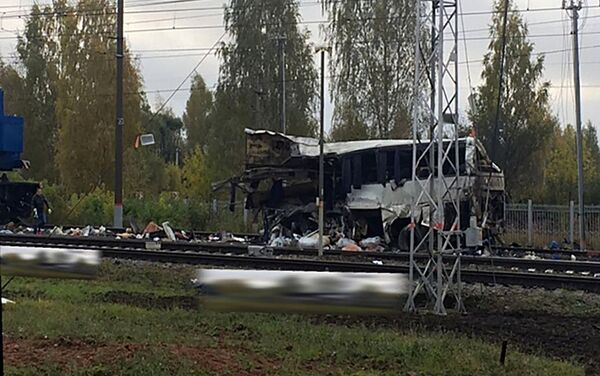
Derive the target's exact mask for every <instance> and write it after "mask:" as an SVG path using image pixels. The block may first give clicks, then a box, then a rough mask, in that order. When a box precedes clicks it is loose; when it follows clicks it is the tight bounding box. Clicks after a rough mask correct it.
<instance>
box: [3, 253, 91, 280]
mask: <svg viewBox="0 0 600 376" xmlns="http://www.w3.org/2000/svg"><path fill="white" fill-rule="evenodd" d="M100 256H101V255H100V252H98V251H96V250H89V249H65V248H42V247H15V246H4V245H2V246H0V265H1V266H0V273H2V275H13V276H28V277H42V278H80V279H90V278H95V277H96V274H97V272H98V266H99V265H100Z"/></svg>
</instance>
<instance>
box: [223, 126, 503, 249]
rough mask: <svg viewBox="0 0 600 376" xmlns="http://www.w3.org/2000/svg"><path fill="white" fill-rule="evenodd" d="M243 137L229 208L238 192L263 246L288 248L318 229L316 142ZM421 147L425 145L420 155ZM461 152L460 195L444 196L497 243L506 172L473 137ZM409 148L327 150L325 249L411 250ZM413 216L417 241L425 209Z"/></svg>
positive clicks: (385, 144) (344, 145)
mask: <svg viewBox="0 0 600 376" xmlns="http://www.w3.org/2000/svg"><path fill="white" fill-rule="evenodd" d="M245 133H246V160H245V170H244V172H243V173H242V174H241V175H240V176H237V177H235V178H233V179H231V180H230V181H229V182H230V183H231V188H232V190H231V196H232V204H233V202H235V191H236V189H240V190H241V191H242V192H244V194H245V208H246V209H249V210H251V211H252V212H253V214H254V216H253V218H254V219H255V221H256V222H258V221H260V220H262V227H263V231H264V236H265V241H269V239H274V238H276V237H280V238H283V239H289V240H290V242H293V241H294V239H295V240H298V239H300V238H302V237H305V236H307V235H308V234H314V232H315V231H316V230H317V229H318V214H317V212H318V208H317V201H316V198H317V197H318V174H319V140H317V139H315V138H307V137H296V136H290V135H285V134H281V133H276V132H272V131H266V130H251V129H246V131H245ZM447 142H450V141H447ZM426 146H427V144H426V143H423V146H422V150H425V148H426ZM458 148H459V160H460V168H459V170H460V176H459V179H458V185H454V186H455V188H460V189H452V191H451V192H450V191H449V192H447V195H459V198H460V200H459V201H460V213H461V215H460V219H461V220H460V227H461V229H462V230H466V229H468V228H469V227H470V228H471V230H473V227H476V228H477V231H478V233H479V234H481V235H480V236H481V237H483V238H484V239H485V238H488V239H489V238H495V237H496V236H497V235H498V234H499V233H500V232H501V231H502V226H503V217H504V198H505V194H504V175H503V172H502V171H501V170H500V169H499V168H498V167H497V166H496V165H495V164H494V163H493V162H492V161H491V160H490V159H489V157H488V156H487V153H486V151H485V149H484V148H483V146H482V145H481V143H480V142H479V141H477V140H476V139H475V138H472V137H465V138H461V139H459V140H458ZM412 149H413V143H412V140H364V141H348V142H329V143H325V144H324V159H325V167H324V174H325V182H324V208H325V234H326V235H327V238H326V239H325V243H326V244H327V243H329V244H334V243H335V242H336V241H337V240H339V239H351V240H353V241H355V242H357V243H358V242H360V241H361V240H363V239H380V240H381V244H382V245H383V247H384V248H386V249H397V250H403V251H406V250H408V249H409V244H410V243H409V240H410V231H409V223H410V211H411V203H412V201H413V199H414V198H415V197H418V196H417V195H418V190H417V189H416V187H415V186H414V185H413V182H412ZM418 150H419V149H418ZM417 152H418V151H417ZM451 153H454V146H452V148H451ZM427 164H428V162H427V158H423V159H422V162H421V165H419V166H418V169H417V171H418V176H422V177H423V178H426V176H427V175H428V166H427ZM447 167H448V166H444V168H445V169H446V168H447ZM449 179H451V178H449ZM447 197H448V196H447ZM454 197H456V196H454ZM418 209H419V213H420V215H419V221H418V224H417V225H418V228H420V229H421V231H416V234H417V236H418V234H420V233H424V232H425V231H424V230H425V228H426V227H427V226H428V223H429V220H428V215H429V214H428V213H429V210H428V206H427V204H426V203H425V202H424V201H423V202H419V204H418ZM453 215H454V216H455V215H456V214H455V210H454V209H453V206H452V205H451V204H448V205H447V207H446V208H445V217H446V223H451V222H452V221H453V219H452V218H451V217H452V216H453ZM471 243H472V241H471ZM285 245H288V244H285ZM471 245H472V244H471Z"/></svg>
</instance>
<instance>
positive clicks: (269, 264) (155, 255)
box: [0, 235, 600, 292]
mask: <svg viewBox="0 0 600 376" xmlns="http://www.w3.org/2000/svg"><path fill="white" fill-rule="evenodd" d="M0 244H5V245H17V246H38V247H39V246H49V247H66V248H90V249H96V250H99V251H102V254H103V256H104V257H114V258H126V259H135V260H147V261H156V262H172V263H187V264H195V265H214V266H228V267H231V266H239V267H252V268H263V269H285V270H309V271H347V272H385V273H406V272H408V265H406V263H407V262H408V259H409V255H408V254H407V253H379V252H360V253H357V252H345V251H340V250H330V251H327V252H326V256H327V257H328V258H330V259H328V260H315V259H309V258H310V257H313V258H314V257H315V256H316V255H317V252H316V250H300V249H290V248H269V249H268V251H267V252H265V253H262V254H260V255H258V256H249V246H248V245H247V244H242V243H216V242H212V243H209V242H198V243H192V242H162V243H155V242H146V241H143V240H137V239H136V240H124V239H121V240H118V239H112V238H93V237H60V236H54V237H44V236H24V235H0ZM158 246H160V249H157V248H158ZM148 248H153V249H148ZM257 248H260V247H257ZM282 256H286V257H285V258H282ZM290 256H293V257H295V258H290ZM416 257H417V261H420V260H425V258H426V256H425V255H417V256H416ZM331 258H340V259H342V260H343V261H338V260H331ZM445 258H446V259H447V261H452V259H453V258H454V256H452V255H448V256H445ZM375 259H376V260H380V261H381V260H387V261H388V262H391V263H390V264H388V263H386V264H383V265H382V264H381V263H377V264H374V263H373V262H364V260H369V261H373V260H375ZM348 260H352V262H350V261H348ZM356 260H359V261H362V262H356ZM461 261H462V263H463V265H469V266H470V267H468V268H464V269H463V270H462V277H463V280H464V281H466V282H481V283H497V284H507V285H522V286H527V287H535V286H538V287H546V288H570V289H578V290H586V291H594V292H600V263H598V262H586V261H570V260H545V259H539V260H530V259H519V258H510V257H481V256H462V258H461ZM402 263H404V264H402ZM498 268H504V269H503V270H498ZM559 272H562V273H559ZM577 273H579V274H577Z"/></svg>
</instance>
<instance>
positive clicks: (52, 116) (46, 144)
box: [17, 1, 64, 182]
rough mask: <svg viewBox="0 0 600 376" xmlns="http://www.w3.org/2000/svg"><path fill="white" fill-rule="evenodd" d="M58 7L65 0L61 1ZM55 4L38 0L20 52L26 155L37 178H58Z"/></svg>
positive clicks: (29, 20) (30, 171) (55, 179)
mask: <svg viewBox="0 0 600 376" xmlns="http://www.w3.org/2000/svg"><path fill="white" fill-rule="evenodd" d="M56 4H57V7H56V8H55V9H59V8H60V7H64V2H60V1H57V2H56ZM52 9H53V7H52V6H46V7H44V8H41V7H40V6H39V5H37V4H35V5H33V6H32V8H31V12H30V14H29V17H28V18H27V21H26V23H25V31H24V32H23V34H22V35H19V39H18V42H17V55H18V57H19V62H20V65H21V67H22V71H23V82H24V86H23V92H22V96H21V97H20V98H19V100H20V101H21V102H22V103H23V106H24V108H26V109H27V110H26V111H23V112H22V113H21V116H23V117H24V119H25V129H24V138H25V143H24V153H23V157H24V159H27V160H29V161H30V162H31V168H30V169H29V170H28V171H27V172H26V176H28V177H31V178H34V179H37V180H42V179H45V180H49V181H52V182H55V181H57V180H58V176H57V175H58V174H57V171H56V162H55V152H56V140H57V133H58V126H57V119H56V109H55V103H56V100H57V95H58V93H57V91H58V89H57V75H58V66H57V56H56V40H55V34H56V30H57V24H56V19H57V18H56V17H49V16H48V15H47V13H51V12H52Z"/></svg>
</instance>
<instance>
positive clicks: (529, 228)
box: [527, 200, 533, 245]
mask: <svg viewBox="0 0 600 376" xmlns="http://www.w3.org/2000/svg"><path fill="white" fill-rule="evenodd" d="M527 245H533V202H532V201H531V200H527Z"/></svg>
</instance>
